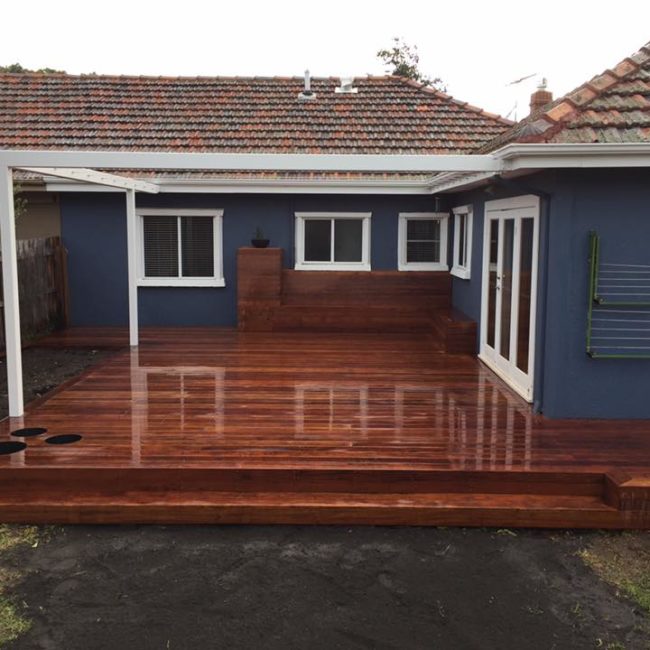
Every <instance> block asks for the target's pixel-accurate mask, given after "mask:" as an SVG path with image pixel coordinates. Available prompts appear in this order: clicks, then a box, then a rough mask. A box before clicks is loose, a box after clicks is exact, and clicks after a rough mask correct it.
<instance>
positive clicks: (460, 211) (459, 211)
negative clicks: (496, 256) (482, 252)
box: [450, 205, 474, 280]
mask: <svg viewBox="0 0 650 650" xmlns="http://www.w3.org/2000/svg"><path fill="white" fill-rule="evenodd" d="M452 212H453V213H454V252H453V258H452V260H453V262H452V266H451V271H450V273H451V274H452V275H455V276H456V277H457V278H461V279H462V280H469V279H470V278H471V276H472V231H473V222H474V209H473V207H472V206H471V205H461V206H458V207H456V208H453V209H452ZM463 218H464V219H465V244H466V250H467V255H466V257H465V264H461V263H460V246H461V244H462V242H461V241H460V220H461V219H463Z"/></svg>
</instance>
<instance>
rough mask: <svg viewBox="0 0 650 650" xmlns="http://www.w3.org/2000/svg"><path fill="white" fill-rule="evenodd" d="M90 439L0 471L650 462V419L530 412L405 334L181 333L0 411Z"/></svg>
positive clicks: (491, 380)
mask: <svg viewBox="0 0 650 650" xmlns="http://www.w3.org/2000/svg"><path fill="white" fill-rule="evenodd" d="M20 426H45V427H47V428H48V429H49V432H50V433H72V432H79V433H82V434H83V436H84V438H83V440H82V441H81V442H80V443H77V444H76V445H72V446H70V447H65V448H57V449H53V448H51V447H50V446H48V445H45V444H43V442H42V440H39V439H37V440H30V441H29V447H28V449H27V450H26V451H25V452H21V453H19V454H15V455H12V456H5V457H0V466H8V465H10V466H14V467H20V466H58V465H64V466H70V465H76V466H80V467H83V466H89V467H95V466H96V467H107V466H111V467H113V466H124V467H163V466H164V467H169V466H175V467H183V466H199V467H204V466H205V467H267V466H279V467H287V468H288V467H303V466H305V467H330V468H331V467H350V466H355V467H360V466H362V467H368V468H371V467H386V468H398V467H399V468H409V467H412V468H422V469H424V468H442V469H455V470H465V471H481V470H483V471H486V470H488V471H495V470H518V471H530V470H534V469H558V468H559V469H571V470H576V471H590V470H608V469H612V468H639V467H641V468H643V467H644V465H645V464H647V463H648V458H650V435H649V434H648V426H647V423H643V422H629V423H625V425H624V426H621V423H620V422H605V421H593V422H587V421H578V420H573V421H554V420H546V419H545V418H543V417H541V416H534V415H533V414H532V413H531V410H530V407H529V405H528V404H526V403H525V402H524V401H523V400H521V399H520V398H519V397H517V396H516V395H514V394H513V393H512V392H511V391H510V390H509V389H508V388H507V387H506V386H505V385H504V384H503V383H502V382H501V381H500V380H499V379H497V378H496V377H495V376H494V375H493V374H492V373H491V372H490V371H489V370H487V369H486V368H484V367H483V366H482V365H481V364H480V362H478V361H477V360H476V359H473V358H471V357H465V356H456V357H453V356H446V355H444V354H440V353H436V352H434V351H429V346H428V345H427V340H426V337H423V336H422V335H418V336H417V337H410V338H409V337H408V336H407V335H373V334H365V335H326V334H313V333H310V334H299V335H291V334H253V333H245V334H242V333H238V332H235V331H232V330H221V331H220V330H197V331H192V330H174V331H173V332H164V333H152V334H150V335H149V336H145V337H144V341H143V343H142V345H141V347H140V348H139V350H133V351H128V350H125V351H122V352H120V353H118V354H117V355H116V356H114V357H112V358H110V359H109V360H108V361H107V362H106V363H104V364H103V365H101V366H99V367H97V368H95V369H93V370H91V371H90V372H89V373H87V374H86V375H85V376H83V377H82V378H80V379H79V380H78V381H76V382H75V383H73V384H72V385H69V386H67V387H66V388H64V389H63V390H61V391H59V392H57V393H56V394H54V395H53V396H51V397H50V398H49V399H47V400H46V401H44V402H43V403H41V404H40V405H37V406H36V407H34V408H32V409H31V410H30V411H29V412H28V414H27V415H26V416H25V417H24V418H21V419H14V420H12V421H11V422H9V421H5V422H3V423H1V424H0V427H2V429H1V431H0V435H1V436H2V437H3V438H6V436H7V435H8V433H9V431H10V429H15V428H18V427H20Z"/></svg>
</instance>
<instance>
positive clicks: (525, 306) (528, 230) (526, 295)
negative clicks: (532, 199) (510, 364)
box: [517, 219, 534, 373]
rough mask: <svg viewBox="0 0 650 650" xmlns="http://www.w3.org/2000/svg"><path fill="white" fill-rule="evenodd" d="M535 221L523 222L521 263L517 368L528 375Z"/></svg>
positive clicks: (526, 220) (527, 220)
mask: <svg viewBox="0 0 650 650" xmlns="http://www.w3.org/2000/svg"><path fill="white" fill-rule="evenodd" d="M533 227H534V219H522V220H521V261H520V266H519V268H520V271H519V301H518V302H519V312H518V313H519V319H518V321H519V322H518V327H517V368H519V370H521V371H522V372H525V373H528V350H529V346H530V305H531V295H530V292H531V287H532V282H531V279H532V271H533Z"/></svg>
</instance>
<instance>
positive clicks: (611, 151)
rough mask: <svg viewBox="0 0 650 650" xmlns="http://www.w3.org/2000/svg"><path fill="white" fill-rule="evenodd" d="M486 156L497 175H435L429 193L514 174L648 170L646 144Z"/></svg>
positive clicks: (531, 148) (525, 149) (508, 149)
mask: <svg viewBox="0 0 650 650" xmlns="http://www.w3.org/2000/svg"><path fill="white" fill-rule="evenodd" d="M486 155H490V156H492V157H493V158H494V160H495V161H498V162H500V163H501V164H500V170H499V171H497V172H486V173H477V172H467V173H459V172H447V173H443V174H438V175H437V176H435V177H434V178H433V179H432V180H431V191H432V192H433V193H434V194H435V193H438V192H448V191H450V190H458V189H462V188H469V187H471V186H473V185H476V184H479V183H485V182H486V181H489V180H490V179H491V178H493V177H494V176H496V175H497V174H507V173H508V172H516V171H519V172H524V171H528V172H534V171H537V170H540V169H603V168H619V169H620V168H626V167H628V168H633V167H636V168H644V167H650V142H621V143H609V142H589V143H554V142H552V143H537V144H521V143H512V144H508V145H505V146H504V147H501V148H500V149H497V150H496V151H494V152H492V153H491V154H486Z"/></svg>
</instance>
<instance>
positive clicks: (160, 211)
mask: <svg viewBox="0 0 650 650" xmlns="http://www.w3.org/2000/svg"><path fill="white" fill-rule="evenodd" d="M136 213H137V215H138V222H139V223H138V238H139V240H140V241H139V242H138V247H137V250H138V286H140V287H225V286H226V282H225V280H224V277H223V210H203V209H199V210H187V209H184V208H139V209H138V210H137V211H136ZM159 216H167V217H205V218H209V217H212V220H213V226H212V234H213V237H214V245H213V253H214V275H213V276H212V277H185V278H184V277H181V276H180V273H181V272H182V254H181V246H182V242H181V236H180V219H178V220H177V221H178V228H179V236H178V273H179V276H178V277H169V278H163V277H160V278H159V277H156V278H148V277H146V276H145V271H144V268H145V267H144V217H159Z"/></svg>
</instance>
